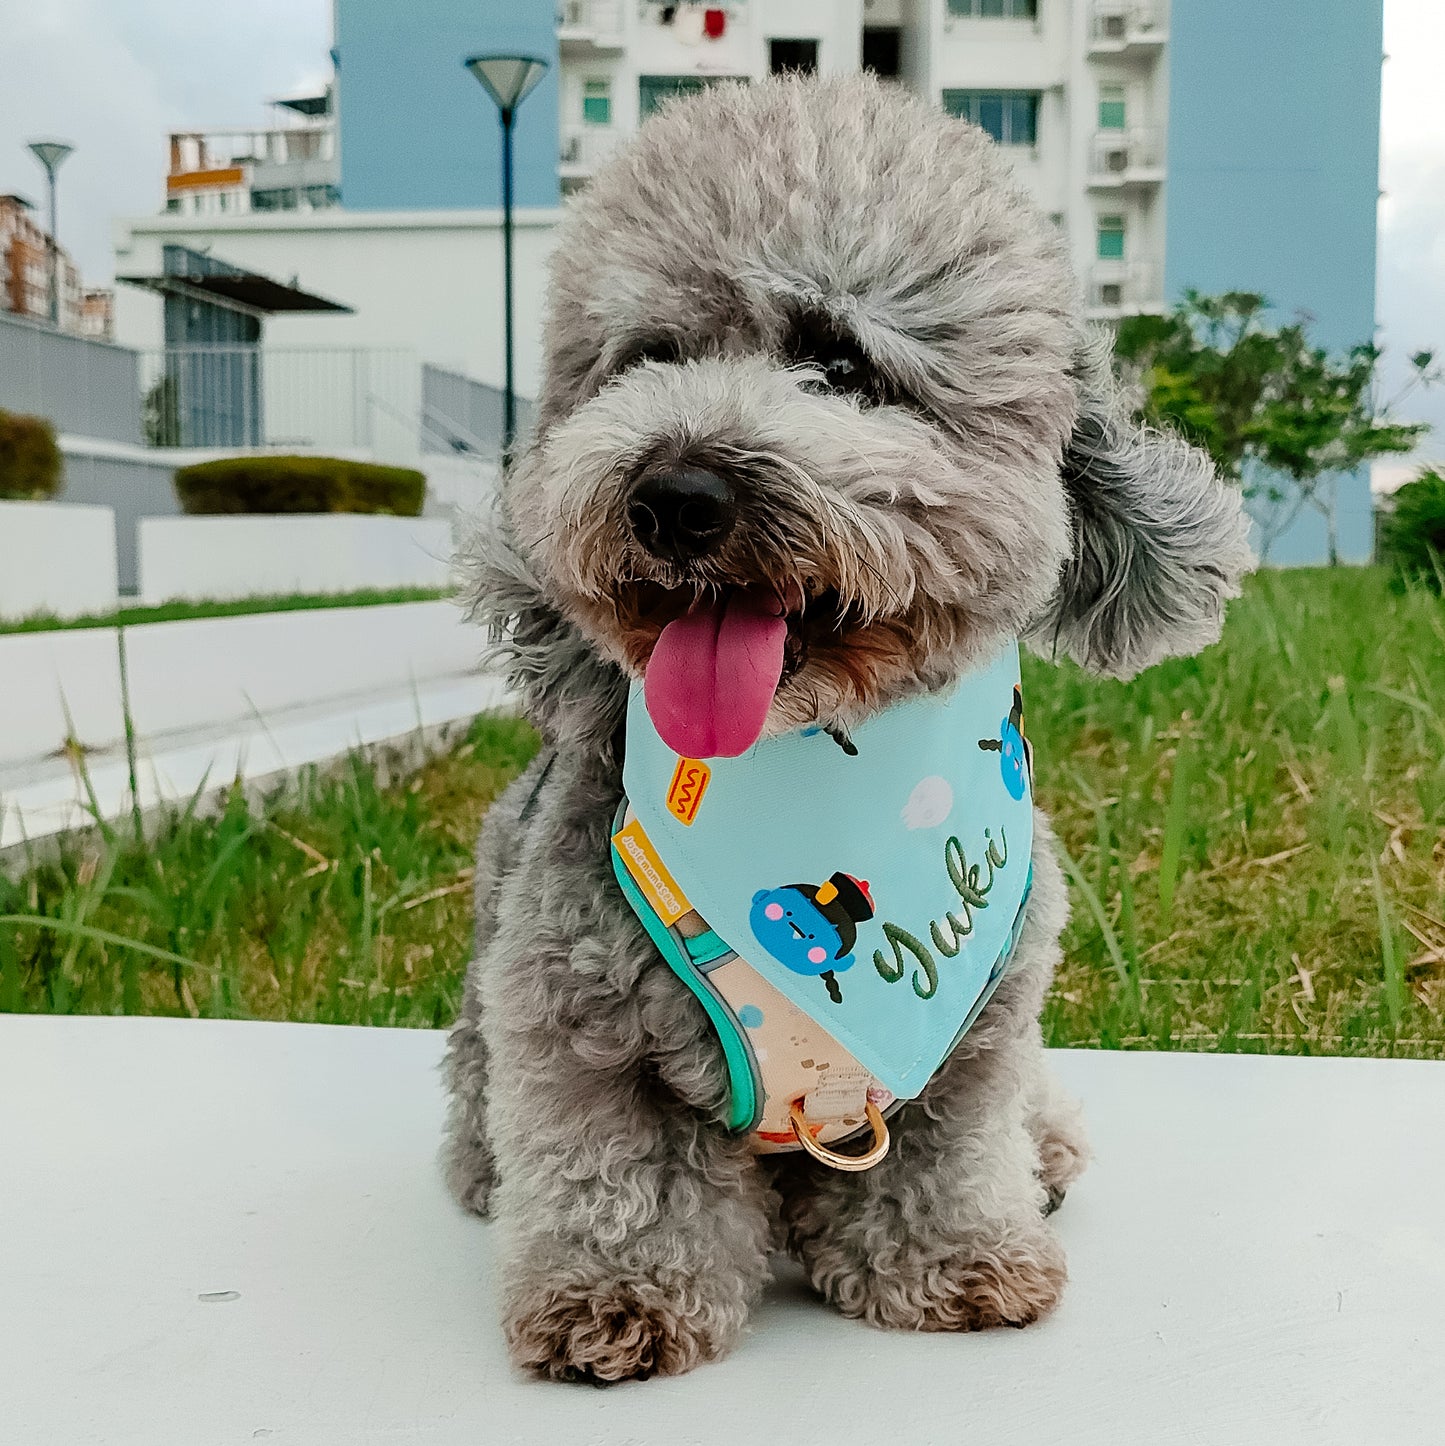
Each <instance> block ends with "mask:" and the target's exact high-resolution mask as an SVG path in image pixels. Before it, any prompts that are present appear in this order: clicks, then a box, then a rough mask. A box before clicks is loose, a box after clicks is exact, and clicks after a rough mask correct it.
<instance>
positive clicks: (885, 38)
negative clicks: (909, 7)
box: [863, 25, 903, 80]
mask: <svg viewBox="0 0 1445 1446" xmlns="http://www.w3.org/2000/svg"><path fill="white" fill-rule="evenodd" d="M863 69H864V70H871V71H872V72H873V74H874V75H879V76H882V77H883V78H884V79H885V80H896V79H897V78H898V76H899V75H901V74H902V73H903V31H902V29H901V28H900V27H899V26H897V25H865V26H864V27H863Z"/></svg>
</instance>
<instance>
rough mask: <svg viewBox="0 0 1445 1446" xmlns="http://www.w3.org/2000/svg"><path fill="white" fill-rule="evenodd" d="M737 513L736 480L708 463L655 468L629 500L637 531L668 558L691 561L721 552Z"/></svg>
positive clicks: (629, 517) (650, 548)
mask: <svg viewBox="0 0 1445 1446" xmlns="http://www.w3.org/2000/svg"><path fill="white" fill-rule="evenodd" d="M737 519H738V501H737V493H736V491H735V490H734V489H733V485H732V483H730V482H729V481H728V480H727V479H726V478H725V477H719V476H718V475H717V473H716V472H709V471H707V469H706V468H703V467H688V466H681V465H679V466H675V467H665V468H661V469H659V470H658V471H655V472H649V473H648V474H647V475H646V476H645V477H643V479H642V480H641V481H640V482H639V483H638V484H637V487H636V488H635V490H634V491H633V493H632V498H631V500H630V501H629V502H628V504H627V522H628V525H629V526H630V527H631V528H632V533H633V536H634V537H636V538H637V540H638V542H640V543H641V544H642V546H643V547H645V548H646V549H647V550H648V551H649V552H650V553H651V554H652V555H653V556H654V557H660V558H662V559H663V561H665V562H690V561H691V560H692V559H693V558H697V557H702V556H704V555H705V554H707V553H709V552H715V551H716V550H717V549H718V548H719V547H721V546H722V544H723V542H724V541H725V540H726V538H727V535H728V534H729V533H730V532H731V531H732V530H733V524H734V523H736V522H737Z"/></svg>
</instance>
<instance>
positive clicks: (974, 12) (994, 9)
mask: <svg viewBox="0 0 1445 1446" xmlns="http://www.w3.org/2000/svg"><path fill="white" fill-rule="evenodd" d="M948 13H949V14H950V15H956V16H958V17H959V18H960V19H964V20H996V19H997V20H1037V19H1038V18H1039V0H948Z"/></svg>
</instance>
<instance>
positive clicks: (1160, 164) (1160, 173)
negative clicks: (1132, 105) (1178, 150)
mask: <svg viewBox="0 0 1445 1446" xmlns="http://www.w3.org/2000/svg"><path fill="white" fill-rule="evenodd" d="M1163 179H1164V139H1163V136H1162V135H1161V134H1160V133H1159V132H1158V131H1157V130H1152V129H1138V128H1136V129H1133V130H1117V131H1097V132H1096V133H1095V135H1094V140H1093V144H1092V145H1091V147H1090V150H1089V189H1090V190H1091V191H1126V190H1136V189H1142V188H1145V187H1151V186H1157V185H1159V184H1160V182H1162V181H1163Z"/></svg>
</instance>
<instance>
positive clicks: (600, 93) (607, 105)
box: [582, 79, 612, 126]
mask: <svg viewBox="0 0 1445 1446" xmlns="http://www.w3.org/2000/svg"><path fill="white" fill-rule="evenodd" d="M582 119H583V120H584V121H586V122H587V124H588V125H589V126H610V125H611V124H612V82H611V81H610V80H605V79H604V80H584V81H583V82H582Z"/></svg>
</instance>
